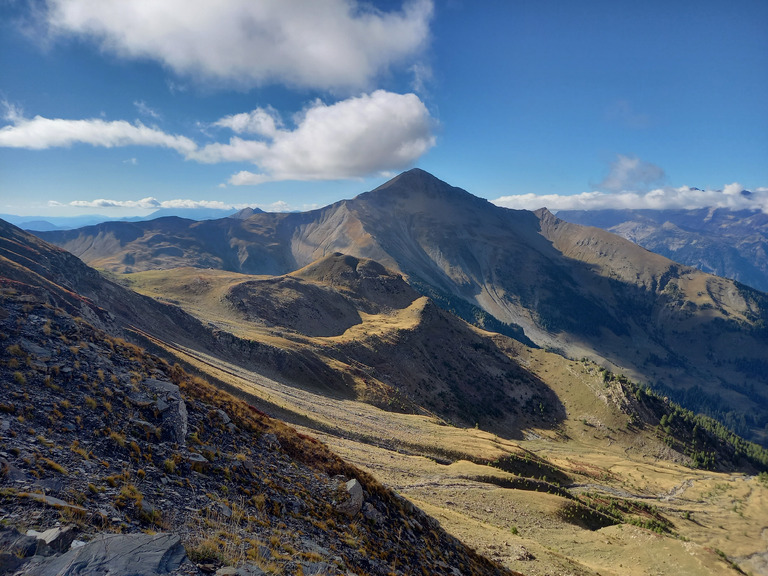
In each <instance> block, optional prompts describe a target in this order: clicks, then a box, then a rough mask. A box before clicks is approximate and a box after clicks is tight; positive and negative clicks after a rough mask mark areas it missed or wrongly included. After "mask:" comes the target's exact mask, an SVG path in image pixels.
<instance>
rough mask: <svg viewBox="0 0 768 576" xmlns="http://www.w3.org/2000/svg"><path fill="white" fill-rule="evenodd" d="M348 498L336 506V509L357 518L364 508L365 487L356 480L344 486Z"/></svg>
mask: <svg viewBox="0 0 768 576" xmlns="http://www.w3.org/2000/svg"><path fill="white" fill-rule="evenodd" d="M344 490H345V492H346V495H347V497H346V498H345V499H344V500H343V501H341V502H340V503H338V504H337V505H336V509H337V510H338V511H339V512H341V513H342V514H346V515H347V516H350V517H352V516H357V515H358V514H359V513H360V510H361V509H362V508H363V487H362V486H361V485H360V482H358V481H357V480H356V479H355V478H353V479H352V480H350V481H349V482H347V483H346V484H345V485H344Z"/></svg>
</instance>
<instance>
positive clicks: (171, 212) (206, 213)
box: [0, 208, 261, 232]
mask: <svg viewBox="0 0 768 576" xmlns="http://www.w3.org/2000/svg"><path fill="white" fill-rule="evenodd" d="M241 212H245V213H254V212H261V209H259V208H245V209H244V210H241V211H240V212H238V211H235V210H218V209H215V208H160V209H158V210H155V211H154V212H152V213H151V214H148V215H146V216H133V217H131V218H120V219H118V220H117V221H118V222H142V221H145V220H154V219H155V218H165V217H167V216H176V217H178V218H187V219H189V220H214V219H217V218H226V217H228V216H235V215H236V214H240V213H241ZM0 218H2V219H3V220H5V221H6V222H10V223H11V224H13V225H14V226H18V227H19V228H23V229H24V230H31V231H33V232H47V231H50V230H71V229H72V228H81V227H83V226H93V225H96V224H100V223H101V222H108V221H115V219H114V218H110V217H109V216H103V215H98V214H92V215H88V216H16V215H14V214H0Z"/></svg>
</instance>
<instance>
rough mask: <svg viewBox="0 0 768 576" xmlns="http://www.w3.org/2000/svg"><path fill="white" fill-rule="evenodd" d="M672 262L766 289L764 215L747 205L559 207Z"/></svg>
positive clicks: (571, 218) (767, 220)
mask: <svg viewBox="0 0 768 576" xmlns="http://www.w3.org/2000/svg"><path fill="white" fill-rule="evenodd" d="M558 217H560V218H562V219H563V220H567V221H568V222H573V223H574V224H581V225H584V226H597V227H599V228H603V229H605V230H608V231H609V232H613V233H614V234H618V235H619V236H622V237H624V238H626V239H627V240H631V241H632V242H636V243H637V244H639V245H640V246H643V247H644V248H647V249H648V250H651V251H652V252H656V253H658V254H662V255H664V256H666V257H667V258H670V259H672V260H674V261H676V262H680V263H682V264H686V265H688V266H693V267H694V268H698V269H699V270H703V271H704V272H709V273H711V274H715V275H717V276H723V277H725V278H731V279H733V280H737V281H739V282H741V283H743V284H748V285H749V286H752V287H753V288H757V289H758V290H761V291H763V292H768V215H766V214H764V213H762V212H755V211H752V210H728V209H725V208H697V209H694V210H561V211H560V212H558Z"/></svg>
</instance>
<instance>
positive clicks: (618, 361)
mask: <svg viewBox="0 0 768 576" xmlns="http://www.w3.org/2000/svg"><path fill="white" fill-rule="evenodd" d="M39 235H40V236H41V237H42V238H44V239H46V240H47V241H49V242H52V243H55V244H57V245H59V246H61V247H63V248H65V249H67V250H69V251H70V252H72V253H73V254H75V255H77V256H79V257H80V258H82V259H83V260H84V261H85V262H87V263H88V264H90V265H92V266H95V267H98V268H101V269H105V270H109V271H111V272H115V273H130V272H139V271H145V270H164V269H165V270H167V269H171V268H178V267H183V266H192V267H196V268H211V269H217V270H225V271H231V272H238V273H246V274H267V275H282V274H287V273H290V272H293V271H295V270H297V269H299V268H302V267H304V266H307V265H309V264H311V263H312V262H315V261H316V260H318V259H320V258H323V257H325V256H328V255H330V254H333V253H335V252H339V253H343V254H347V255H350V256H354V257H356V258H366V259H371V260H374V261H376V262H378V263H380V264H382V265H383V266H385V267H387V268H389V269H391V270H394V271H396V272H399V273H401V274H403V275H404V277H405V278H406V280H407V281H408V283H409V284H410V285H411V286H412V287H413V288H415V289H416V290H417V291H419V292H420V293H421V294H423V295H426V296H429V297H430V298H432V299H433V300H434V301H435V302H436V303H437V304H439V305H440V306H441V307H443V308H444V309H446V310H449V311H452V312H454V313H456V314H457V315H459V316H460V317H461V318H463V319H465V320H467V321H469V322H471V323H473V324H475V325H477V326H480V327H482V328H486V329H489V330H492V331H495V332H501V333H505V334H508V335H512V336H515V337H517V338H518V339H519V340H521V341H523V342H526V343H529V344H534V343H535V344H536V345H538V346H541V347H545V348H551V349H553V350H558V351H559V352H560V353H562V354H564V355H566V356H569V357H572V358H580V357H582V356H586V357H589V358H592V359H594V360H596V361H598V362H600V363H602V364H604V365H606V366H607V367H609V368H610V369H611V370H614V371H617V372H624V373H626V374H628V375H630V376H631V377H632V378H633V379H635V380H637V381H640V382H646V383H649V384H650V385H652V386H653V387H654V388H655V389H656V390H660V391H663V392H665V393H668V394H670V395H671V396H672V397H674V398H676V399H678V400H680V401H682V402H683V403H684V404H685V405H687V406H689V407H690V408H692V409H695V410H697V411H703V412H706V413H709V414H711V415H714V416H717V417H718V418H720V419H721V420H722V421H724V422H727V423H728V424H729V425H730V426H731V427H732V428H734V429H736V430H738V431H739V432H740V433H742V434H745V435H747V436H749V437H750V438H752V439H755V440H758V441H761V442H766V439H767V436H766V425H767V424H768V362H767V361H766V359H765V350H766V346H767V345H768V331H766V328H765V326H766V323H767V320H768V296H766V295H765V294H763V293H761V292H758V291H756V290H751V289H749V288H747V287H746V286H743V285H737V284H735V283H734V282H733V281H731V280H726V279H723V278H720V277H717V276H713V275H710V274H706V273H703V272H701V271H699V270H697V269H695V268H693V267H689V266H684V265H680V264H678V263H676V262H673V261H671V260H669V259H667V258H665V257H663V256H660V255H657V254H654V253H651V252H649V251H647V250H645V249H643V248H641V247H639V246H637V245H636V244H634V243H632V242H629V241H627V240H625V239H624V238H621V237H619V236H617V235H615V234H611V233H608V232H606V231H603V230H599V229H596V228H587V227H584V226H580V225H577V224H570V223H567V222H566V221H564V220H562V219H560V218H557V217H555V216H554V215H552V214H551V213H550V212H548V211H546V210H539V211H537V212H529V211H515V210H508V209H505V208H500V207H497V206H495V205H493V204H491V203H490V202H487V201H486V200H483V199H480V198H477V197H475V196H473V195H471V194H469V193H468V192H466V191H464V190H461V189H459V188H455V187H452V186H450V185H448V184H446V183H445V182H442V181H440V180H438V179H437V178H435V177H434V176H432V175H430V174H428V173H426V172H424V171H421V170H411V171H409V172H406V173H404V174H402V175H400V176H398V177H396V178H394V179H393V180H391V181H389V182H388V183H386V184H384V185H382V186H380V187H379V188H377V189H376V190H374V191H371V192H367V193H364V194H361V195H359V196H357V197H356V198H354V199H352V200H344V201H341V202H337V203H335V204H332V205H330V206H327V207H325V208H322V209H319V210H314V211H311V212H304V213H290V214H273V213H257V214H253V215H250V216H249V217H247V218H242V219H235V218H224V219H219V220H207V221H201V222H192V221H189V220H183V219H180V218H161V219H156V220H152V221H149V222H133V223H128V222H107V223H103V224H99V225H97V226H91V227H85V228H81V229H78V230H70V231H56V232H40V233H39Z"/></svg>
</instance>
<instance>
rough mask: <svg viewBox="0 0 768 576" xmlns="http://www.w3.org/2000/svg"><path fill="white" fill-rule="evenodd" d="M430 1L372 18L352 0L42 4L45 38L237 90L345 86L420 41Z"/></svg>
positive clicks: (409, 53) (364, 79) (361, 81)
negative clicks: (95, 46)
mask: <svg viewBox="0 0 768 576" xmlns="http://www.w3.org/2000/svg"><path fill="white" fill-rule="evenodd" d="M432 12H433V5H432V0H408V1H406V3H405V4H404V6H403V7H402V9H401V10H399V11H395V12H382V11H380V10H377V9H375V8H373V7H371V6H370V5H369V4H367V3H364V2H357V1H355V0H323V1H321V2H319V1H317V0H283V1H278V2H254V1H253V0H217V1H216V2H211V1H210V0H163V1H162V2H125V1H123V0H49V1H48V12H47V22H48V25H49V28H50V30H51V31H52V33H53V34H54V35H74V36H79V37H88V38H92V39H94V40H95V41H96V42H98V43H99V44H100V45H101V47H102V48H103V49H104V50H106V51H109V52H112V53H116V54H118V55H119V56H121V57H124V58H133V59H138V58H141V59H143V58H150V59H154V60H156V61H158V62H160V63H162V64H163V65H165V66H166V67H168V68H170V69H171V70H173V71H174V72H176V73H178V74H181V75H189V76H192V77H197V78H202V79H205V80H213V81H217V82H222V81H223V82H225V83H231V84H236V85H242V86H254V85H261V84H265V83H273V82H277V83H284V84H288V85H291V86H299V87H309V88H319V89H338V88H345V89H354V88H361V87H366V86H368V85H370V82H371V80H372V79H373V78H374V77H375V76H376V75H377V74H379V73H381V72H382V71H384V70H386V69H387V68H388V67H390V66H391V65H394V64H396V63H400V62H404V61H406V60H408V59H409V58H412V57H413V56H414V55H415V54H417V53H418V52H419V50H420V49H421V48H422V47H423V46H424V45H425V43H426V41H427V39H428V36H429V23H430V20H431V17H432Z"/></svg>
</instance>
